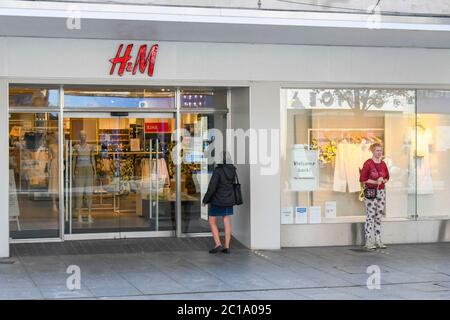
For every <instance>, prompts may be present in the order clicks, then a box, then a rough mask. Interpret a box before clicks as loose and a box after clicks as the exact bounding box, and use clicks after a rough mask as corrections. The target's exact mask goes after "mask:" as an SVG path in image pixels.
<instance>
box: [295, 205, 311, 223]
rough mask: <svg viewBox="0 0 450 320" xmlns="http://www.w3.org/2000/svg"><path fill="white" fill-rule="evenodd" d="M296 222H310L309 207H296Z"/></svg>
mask: <svg viewBox="0 0 450 320" xmlns="http://www.w3.org/2000/svg"><path fill="white" fill-rule="evenodd" d="M295 223H296V224H299V223H308V208H307V207H295Z"/></svg>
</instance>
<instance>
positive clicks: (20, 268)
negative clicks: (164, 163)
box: [0, 237, 450, 300]
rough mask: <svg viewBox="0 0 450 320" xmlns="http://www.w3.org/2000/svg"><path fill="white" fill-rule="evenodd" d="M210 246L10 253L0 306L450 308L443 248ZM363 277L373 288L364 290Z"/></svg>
mask: <svg viewBox="0 0 450 320" xmlns="http://www.w3.org/2000/svg"><path fill="white" fill-rule="evenodd" d="M211 244H212V240H211V238H208V237H205V238H182V239H178V238H150V239H135V240H133V239H122V240H97V241H67V242H63V243H46V244H14V245H12V246H11V253H12V257H11V258H9V259H0V299H135V300H155V299H157V300H166V299H176V300H192V299H193V300H216V299H219V300H222V299H226V300H242V299H244V300H257V299H264V300H278V299H283V300H343V299H344V300H359V299H364V300H372V299H383V300H384V299H389V300H390V299H425V300H434V299H450V243H435V244H413V245H390V246H388V248H387V249H386V250H378V251H374V252H367V251H364V250H361V248H359V247H315V248H285V249H281V250H249V249H246V248H245V247H244V246H242V245H240V244H239V243H237V241H235V240H233V242H232V244H233V247H232V252H231V254H229V255H226V254H223V253H220V254H215V255H212V254H209V253H208V251H207V250H208V249H209V247H210V245H211ZM69 266H76V267H75V269H77V268H79V269H78V270H79V271H80V278H79V279H80V280H81V281H80V288H79V289H75V290H70V289H69V288H71V287H70V286H71V285H73V284H75V283H76V281H74V279H75V280H76V279H78V278H74V275H75V274H74V273H67V271H68V268H69ZM370 266H371V267H370ZM368 267H370V268H369V273H368ZM72 268H73V267H72ZM371 270H379V271H380V273H379V274H372V273H370V272H373V271H371ZM69 271H70V270H69ZM71 272H73V271H71ZM378 275H379V277H378ZM369 277H370V279H371V280H372V281H369V284H371V287H376V285H377V281H376V280H377V279H379V280H380V281H379V282H380V286H379V289H376V288H375V289H369V288H368V287H367V282H368V278H369ZM68 279H69V280H70V281H69V286H68V285H67V283H68ZM374 279H375V280H374ZM72 289H73V287H72Z"/></svg>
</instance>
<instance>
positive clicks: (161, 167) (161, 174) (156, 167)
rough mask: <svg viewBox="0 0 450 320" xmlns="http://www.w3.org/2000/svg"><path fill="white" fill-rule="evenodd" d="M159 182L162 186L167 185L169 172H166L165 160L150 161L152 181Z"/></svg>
mask: <svg viewBox="0 0 450 320" xmlns="http://www.w3.org/2000/svg"><path fill="white" fill-rule="evenodd" d="M156 179H158V180H159V184H160V185H161V182H162V184H163V185H167V184H169V171H168V170H167V164H166V159H158V160H156V159H153V161H152V181H156Z"/></svg>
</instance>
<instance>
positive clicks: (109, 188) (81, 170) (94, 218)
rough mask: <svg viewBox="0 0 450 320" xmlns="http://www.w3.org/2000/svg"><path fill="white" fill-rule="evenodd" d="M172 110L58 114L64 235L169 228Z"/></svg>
mask: <svg viewBox="0 0 450 320" xmlns="http://www.w3.org/2000/svg"><path fill="white" fill-rule="evenodd" d="M175 128H176V126H175V118H174V114H173V113H158V114H156V113H128V112H111V113H109V112H108V113H91V112H89V113H82V112H71V113H65V114H64V190H65V191H64V199H65V205H64V207H65V213H64V221H65V238H66V239H71V238H74V239H75V238H83V237H84V238H92V237H95V234H99V235H98V236H99V237H110V238H123V237H127V236H128V233H130V232H132V233H133V235H134V236H136V235H137V234H139V233H141V234H142V236H173V235H175V230H176V203H177V201H176V200H177V197H176V167H175V165H174V163H173V161H172V157H171V154H172V149H173V147H174V142H172V134H173V133H174V131H175Z"/></svg>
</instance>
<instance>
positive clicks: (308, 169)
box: [291, 144, 319, 191]
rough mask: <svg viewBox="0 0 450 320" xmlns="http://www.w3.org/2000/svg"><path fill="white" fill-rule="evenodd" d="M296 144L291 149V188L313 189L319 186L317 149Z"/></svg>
mask: <svg viewBox="0 0 450 320" xmlns="http://www.w3.org/2000/svg"><path fill="white" fill-rule="evenodd" d="M305 146H306V145H303V144H296V145H294V147H293V149H292V160H291V190H292V191H315V190H317V188H318V187H319V166H318V162H319V151H318V150H308V149H307V148H305Z"/></svg>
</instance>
